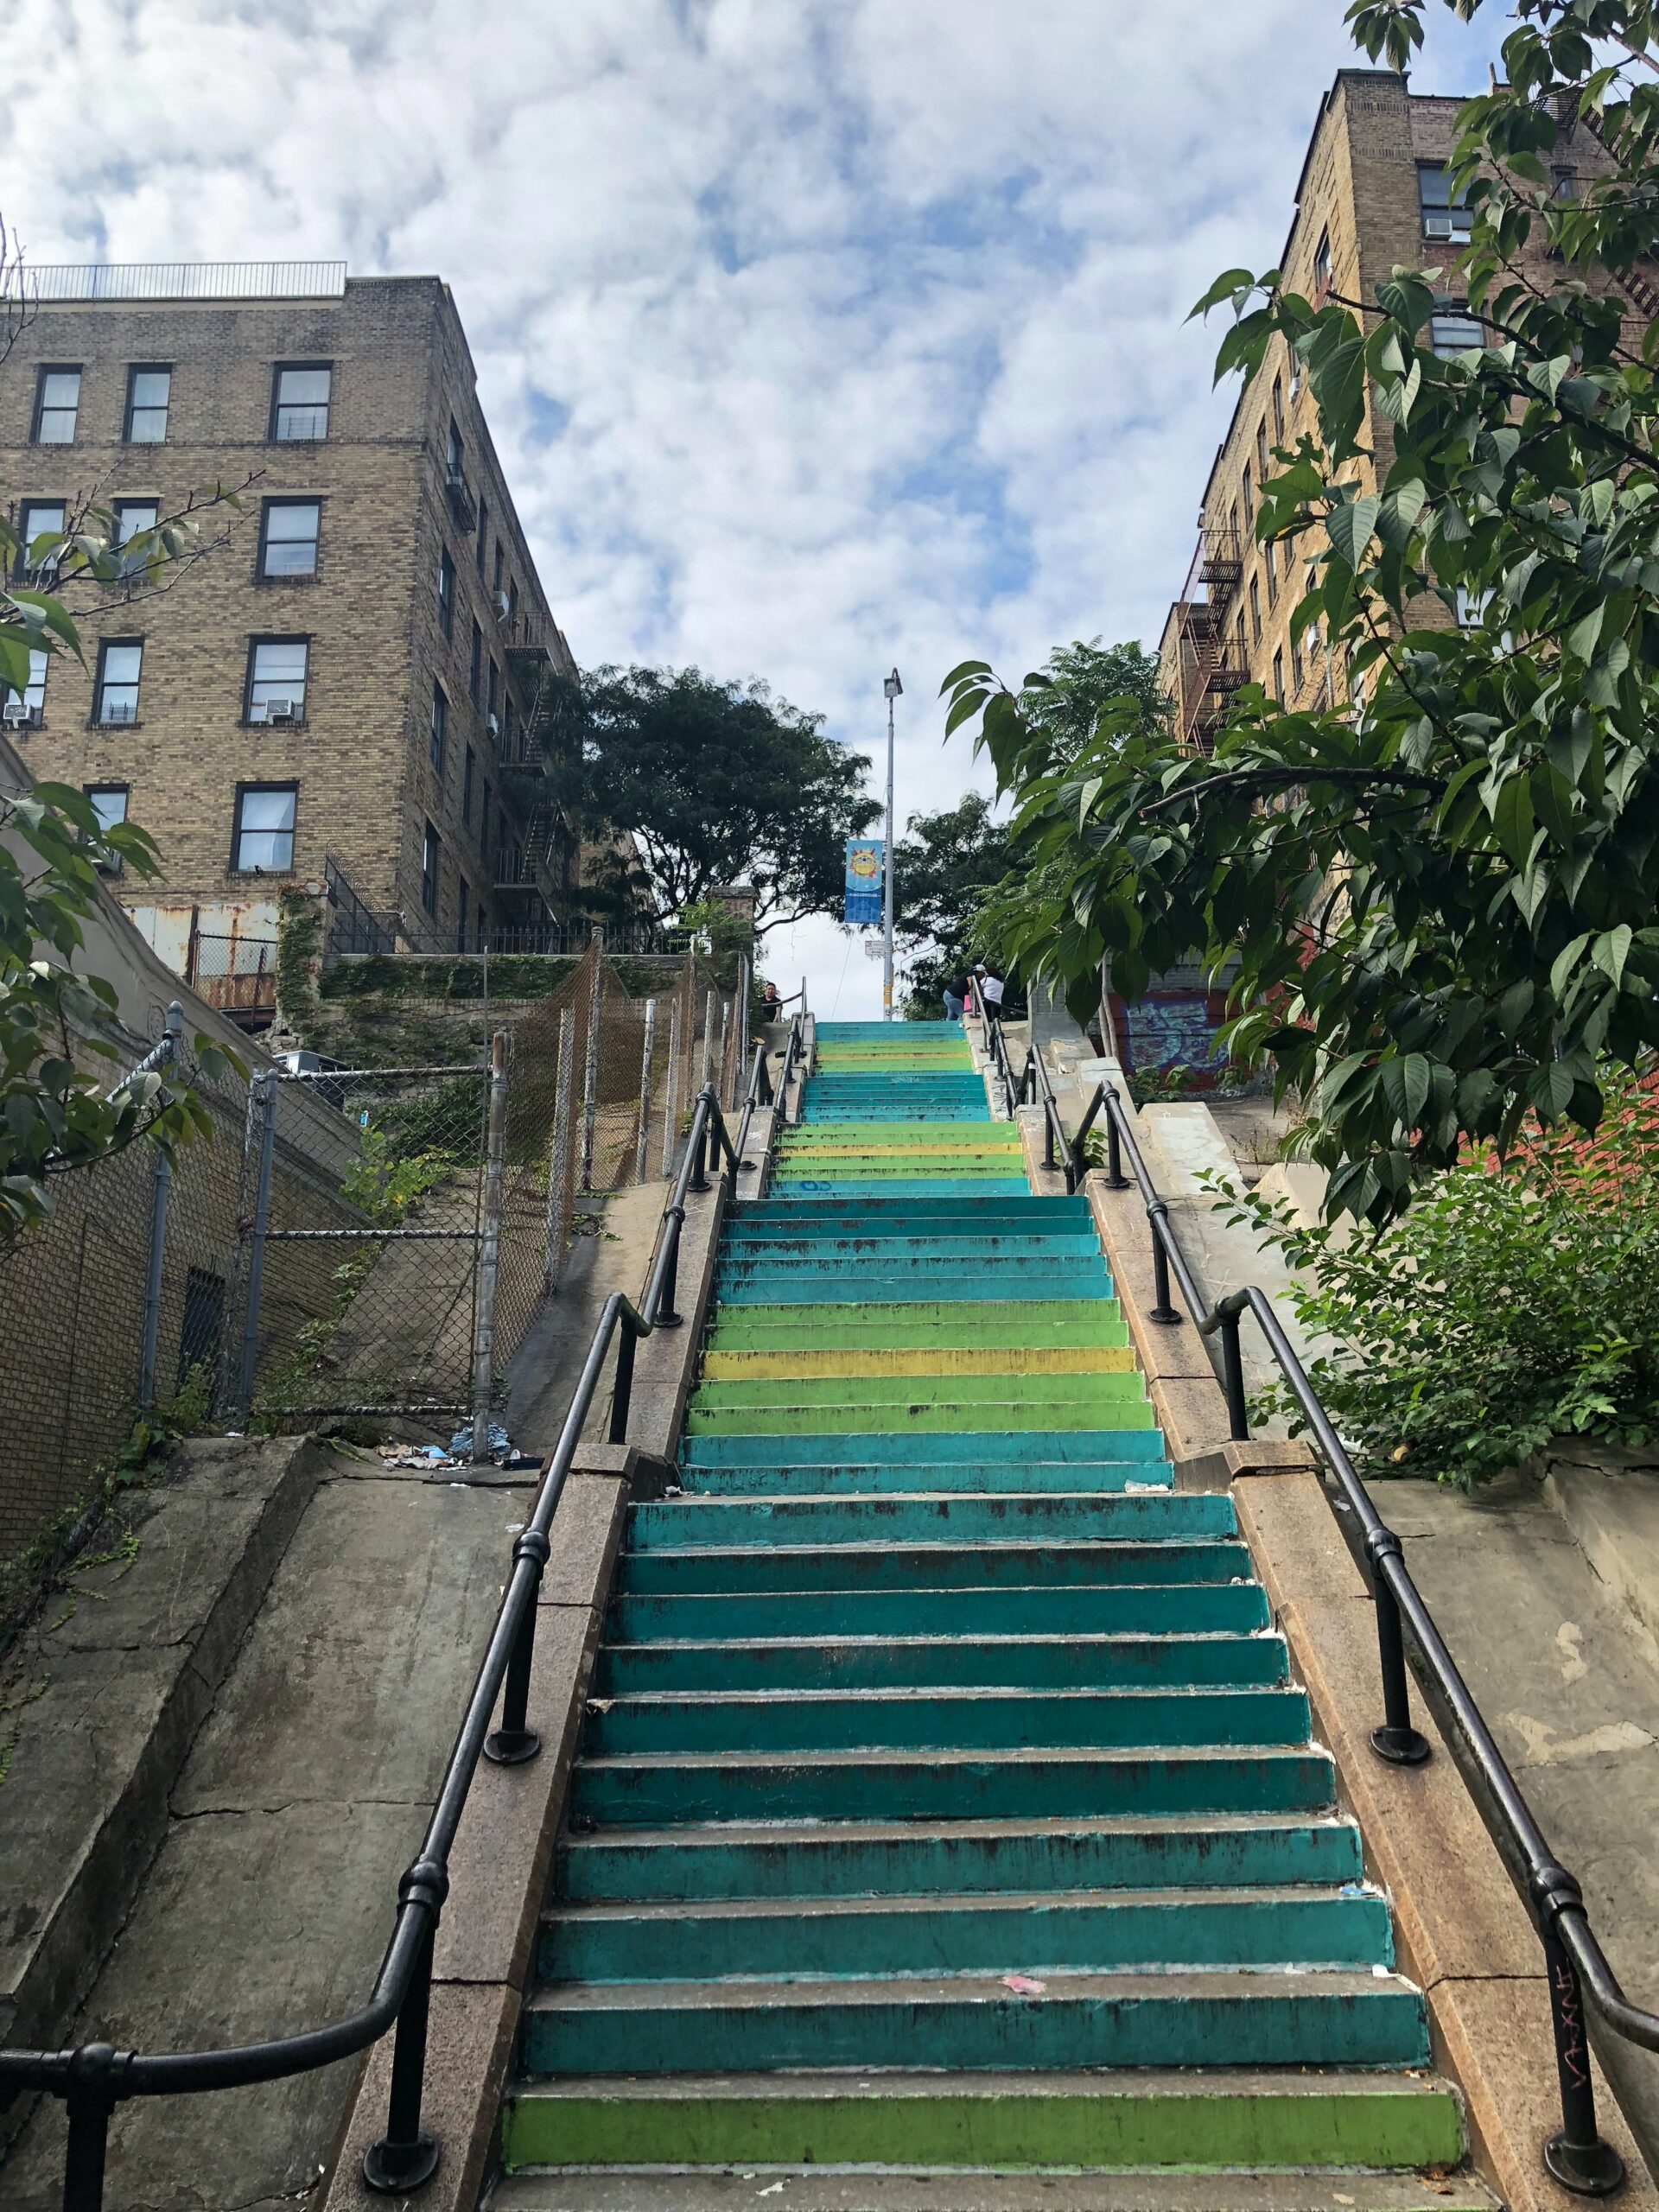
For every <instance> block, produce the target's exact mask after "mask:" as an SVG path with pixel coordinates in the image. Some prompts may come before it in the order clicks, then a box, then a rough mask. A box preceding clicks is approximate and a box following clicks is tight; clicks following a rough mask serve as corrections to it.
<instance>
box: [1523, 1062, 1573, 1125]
mask: <svg viewBox="0 0 1659 2212" xmlns="http://www.w3.org/2000/svg"><path fill="white" fill-rule="evenodd" d="M1527 1096H1528V1097H1529V1099H1531V1101H1532V1103H1533V1104H1534V1105H1535V1107H1536V1108H1537V1109H1538V1111H1539V1113H1540V1114H1541V1115H1542V1116H1543V1118H1544V1119H1545V1121H1547V1122H1554V1121H1559V1120H1560V1116H1562V1115H1563V1114H1564V1113H1565V1112H1566V1111H1567V1102H1568V1101H1569V1099H1571V1097H1572V1096H1573V1074H1572V1071H1571V1070H1570V1069H1569V1068H1567V1067H1564V1066H1563V1065H1562V1064H1561V1063H1560V1060H1552V1061H1551V1062H1550V1064H1549V1065H1548V1067H1543V1068H1535V1069H1534V1070H1533V1071H1532V1074H1531V1075H1530V1076H1529V1077H1528V1079H1527Z"/></svg>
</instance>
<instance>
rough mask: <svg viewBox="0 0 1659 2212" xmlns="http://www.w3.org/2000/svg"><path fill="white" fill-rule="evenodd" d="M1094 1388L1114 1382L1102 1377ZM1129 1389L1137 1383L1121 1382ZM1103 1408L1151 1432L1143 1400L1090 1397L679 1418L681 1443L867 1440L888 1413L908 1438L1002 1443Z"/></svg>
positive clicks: (711, 1412)
mask: <svg viewBox="0 0 1659 2212" xmlns="http://www.w3.org/2000/svg"><path fill="white" fill-rule="evenodd" d="M1099 1379H1100V1380H1101V1381H1102V1382H1110V1381H1113V1380H1115V1379H1116V1378H1115V1377H1113V1376H1101V1377H1100V1378H1099ZM1128 1379H1129V1380H1131V1381H1133V1382H1134V1383H1135V1385H1136V1387H1137V1388H1140V1387H1141V1378H1140V1376H1138V1375H1137V1376H1131V1377H1129V1378H1128ZM1106 1406H1109V1407H1110V1408H1111V1415H1112V1419H1113V1420H1114V1421H1116V1422H1119V1423H1121V1424H1122V1427H1125V1428H1142V1429H1149V1428H1151V1427H1153V1425H1154V1423H1153V1416H1152V1408H1151V1407H1150V1406H1149V1405H1147V1404H1146V1403H1145V1402H1144V1401H1142V1402H1139V1403H1137V1402H1135V1401H1134V1400H1133V1399H1130V1398H1127V1397H1121V1396H1118V1397H1112V1396H1107V1395H1101V1394H1097V1393H1091V1394H1090V1395H1089V1396H1087V1397H1078V1398H1069V1399H1067V1398H1057V1397H1054V1396H1052V1395H1045V1396H1044V1397H1043V1398H1041V1399H1040V1400H1036V1401H1032V1402H1025V1403H1020V1402H1017V1401H1014V1402H1011V1401H1009V1400H1008V1399H1007V1398H987V1399H966V1400H964V1399H962V1398H959V1397H958V1398H952V1399H950V1400H948V1401H946V1402H944V1403H940V1404H934V1405H926V1404H922V1403H920V1402H916V1401H914V1400H912V1402H911V1403H909V1404H908V1405H905V1406H899V1404H898V1403H897V1402H895V1401H893V1400H888V1401H887V1402H885V1403H882V1404H879V1405H874V1406H857V1405H853V1406H845V1407H836V1406H827V1405H792V1406H772V1407H764V1408H763V1407H759V1406H729V1407H715V1406H711V1407H708V1408H703V1407H702V1406H700V1405H694V1406H693V1408H692V1409H691V1411H690V1413H689V1414H687V1415H686V1421H685V1429H686V1433H687V1435H688V1436H703V1435H726V1436H777V1437H788V1436H868V1435H883V1434H885V1433H887V1432H888V1431H889V1430H890V1429H891V1428H892V1427H893V1417H894V1414H895V1413H899V1414H901V1415H902V1419H903V1421H904V1425H905V1427H906V1428H907V1429H910V1430H912V1431H914V1430H917V1429H925V1430H932V1431H935V1432H941V1433H946V1434H949V1435H952V1436H958V1435H960V1436H970V1435H996V1436H1007V1435H1009V1434H1011V1433H1014V1431H1016V1430H1020V1429H1051V1428H1068V1427H1069V1428H1087V1429H1096V1428H1098V1427H1099V1426H1100V1414H1101V1411H1102V1408H1103V1407H1106Z"/></svg>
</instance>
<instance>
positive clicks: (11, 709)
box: [0, 699, 41, 729]
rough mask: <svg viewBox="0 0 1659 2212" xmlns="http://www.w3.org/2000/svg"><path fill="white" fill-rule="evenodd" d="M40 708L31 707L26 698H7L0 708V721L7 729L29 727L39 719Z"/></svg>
mask: <svg viewBox="0 0 1659 2212" xmlns="http://www.w3.org/2000/svg"><path fill="white" fill-rule="evenodd" d="M40 712H41V710H40V709H39V708H38V707H31V706H30V705H29V703H28V702H27V701H26V700H22V699H8V700H7V702H6V703H5V707H4V709H3V710H0V721H3V722H4V723H5V725H6V727H7V728H9V729H29V728H31V727H32V726H33V725H34V724H35V722H36V721H38V720H39V719H40Z"/></svg>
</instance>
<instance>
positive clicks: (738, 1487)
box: [683, 1459, 1174, 1497]
mask: <svg viewBox="0 0 1659 2212" xmlns="http://www.w3.org/2000/svg"><path fill="white" fill-rule="evenodd" d="M683 1474H684V1477H685V1484H684V1487H685V1491H686V1495H687V1496H688V1497H810V1496H816V1495H822V1494H823V1492H824V1491H833V1492H834V1493H836V1495H837V1496H839V1497H849V1496H850V1497H875V1496H878V1495H881V1494H888V1495H890V1494H892V1493H893V1492H895V1491H913V1490H932V1491H940V1490H948V1491H1057V1492H1058V1491H1065V1492H1066V1493H1067V1494H1068V1495H1069V1496H1071V1497H1079V1496H1081V1497H1087V1496H1089V1495H1090V1493H1092V1492H1094V1491H1113V1490H1128V1489H1129V1488H1130V1487H1131V1486H1134V1487H1135V1488H1137V1489H1145V1488H1146V1486H1147V1484H1149V1483H1150V1484H1157V1485H1160V1486H1162V1487H1164V1488H1169V1487H1172V1486H1173V1480H1174V1477H1173V1471H1172V1470H1171V1468H1170V1465H1169V1462H1168V1461H1167V1460H1166V1459H1119V1460H1114V1461H1103V1460H1099V1459H1055V1460H1039V1461H1037V1462H1035V1463H1033V1462H1030V1461H1027V1462H1025V1463H1024V1464H1021V1463H1020V1462H1019V1461H1017V1460H1013V1459H1002V1460H998V1461H996V1462H995V1463H994V1464H993V1463H990V1462H987V1461H983V1460H980V1461H975V1460H965V1461H961V1462H957V1461H953V1460H950V1459H930V1460H928V1461H927V1462H925V1470H924V1469H921V1468H918V1466H917V1465H916V1464H915V1463H914V1462H912V1463H911V1464H910V1465H904V1466H896V1467H886V1466H884V1467H861V1466H858V1465H838V1466H834V1467H826V1466H822V1465H820V1466H816V1467H696V1468H689V1469H684V1470H683Z"/></svg>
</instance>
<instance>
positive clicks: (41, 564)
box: [17, 499, 68, 576]
mask: <svg viewBox="0 0 1659 2212" xmlns="http://www.w3.org/2000/svg"><path fill="white" fill-rule="evenodd" d="M67 512H68V510H67V508H66V507H65V505H64V503H63V501H62V500H61V499H25V500H24V501H23V504H22V506H21V507H20V508H19V509H18V511H17V537H18V540H19V543H18V552H17V573H18V575H20V576H49V575H51V574H52V573H53V571H54V569H56V567H57V565H58V553H59V550H60V549H59V548H58V547H57V546H55V545H52V546H47V547H44V548H43V549H42V550H41V552H40V553H39V554H38V555H35V554H34V552H33V550H32V549H33V547H34V543H35V539H36V538H37V537H62V535H63V525H64V520H65V518H66V516H67Z"/></svg>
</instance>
